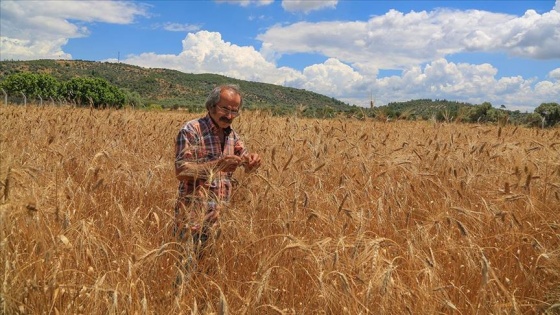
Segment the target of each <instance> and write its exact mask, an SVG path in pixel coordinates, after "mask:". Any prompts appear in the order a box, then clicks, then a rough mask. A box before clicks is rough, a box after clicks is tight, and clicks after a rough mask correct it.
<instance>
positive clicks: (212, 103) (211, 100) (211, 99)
mask: <svg viewBox="0 0 560 315" xmlns="http://www.w3.org/2000/svg"><path fill="white" fill-rule="evenodd" d="M222 90H231V91H233V92H235V94H237V95H239V98H240V99H241V102H240V103H239V109H241V107H243V96H241V91H240V89H239V85H237V84H224V85H218V86H217V87H215V88H214V89H212V91H211V92H210V94H208V97H207V98H206V109H207V110H210V109H212V108H214V107H216V105H217V104H218V103H219V102H220V94H221V93H222Z"/></svg>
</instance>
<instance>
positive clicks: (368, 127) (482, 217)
mask: <svg viewBox="0 0 560 315" xmlns="http://www.w3.org/2000/svg"><path fill="white" fill-rule="evenodd" d="M197 116H198V115H197V114H191V113H185V112H183V111H175V112H172V111H162V112H144V111H132V110H112V109H107V110H92V109H81V108H70V107H48V106H47V107H39V106H2V107H0V121H2V125H1V127H0V141H1V142H0V179H1V180H2V181H1V184H2V187H1V189H0V193H1V194H2V196H1V198H0V238H1V239H0V277H1V279H0V280H1V281H0V283H1V291H0V313H4V314H18V313H22V314H23V313H25V314H43V313H54V314H117V313H118V314H120V313H126V314H380V313H383V314H403V313H413V314H414V313H416V314H434V313H457V314H459V313H462V314H472V313H479V314H480V313H483V314H489V313H543V312H546V311H547V309H548V310H549V311H550V312H554V310H555V308H558V305H559V304H560V285H559V283H560V271H559V270H560V241H559V239H560V238H559V236H560V232H559V230H560V197H559V196H560V146H559V145H558V143H560V132H559V131H558V130H557V129H549V130H540V129H539V130H536V129H527V128H524V127H521V126H511V125H507V123H503V124H500V125H499V126H495V127H494V126H485V125H467V124H453V123H445V124H441V123H433V122H420V121H418V122H407V121H392V122H387V121H386V120H383V119H381V120H379V119H377V120H361V121H360V120H354V119H346V118H336V119H330V120H317V119H303V118H300V117H297V116H294V117H273V116H270V115H269V114H267V113H265V112H258V111H255V112H247V113H244V115H242V116H240V117H239V118H238V119H237V120H236V121H235V123H234V126H235V128H236V129H237V130H238V132H239V133H241V134H242V135H243V136H244V140H245V142H246V144H247V145H248V147H249V148H250V149H251V150H252V151H255V152H257V153H259V154H261V155H262V157H263V161H264V164H263V166H262V167H261V169H259V170H258V171H257V172H255V173H250V174H246V173H243V172H237V173H235V177H236V179H237V180H238V182H239V185H238V186H237V187H236V189H235V192H234V195H233V200H232V203H231V205H230V207H229V208H228V209H227V210H226V211H224V213H223V214H222V217H221V220H222V221H221V226H220V231H219V232H220V233H219V238H217V239H216V241H215V244H214V247H213V248H214V251H213V253H211V254H210V255H208V257H207V258H206V259H204V260H202V261H200V262H199V268H198V270H197V271H195V272H194V273H193V274H191V275H189V277H187V276H186V275H183V276H185V279H187V278H188V280H189V281H188V282H187V281H185V282H183V283H182V284H180V285H178V286H174V283H175V279H176V277H177V276H178V275H181V273H182V272H183V269H182V268H180V267H179V266H180V265H181V260H182V251H183V245H182V244H179V243H177V242H176V240H175V239H174V238H173V236H172V226H173V205H174V201H175V196H176V188H177V181H176V179H175V176H174V169H173V165H174V164H173V158H174V157H173V152H174V139H175V136H176V133H177V132H178V130H179V128H180V127H181V126H182V124H183V123H184V122H185V121H186V120H189V119H192V118H194V117H197ZM496 135H497V136H496Z"/></svg>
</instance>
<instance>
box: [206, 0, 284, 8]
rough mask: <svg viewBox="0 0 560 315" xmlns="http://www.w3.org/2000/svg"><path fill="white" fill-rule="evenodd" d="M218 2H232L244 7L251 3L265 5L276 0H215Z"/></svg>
mask: <svg viewBox="0 0 560 315" xmlns="http://www.w3.org/2000/svg"><path fill="white" fill-rule="evenodd" d="M215 1H216V2H218V3H230V4H236V5H240V6H242V7H247V6H249V5H251V4H254V5H256V6H265V5H269V4H271V3H273V2H274V0H215Z"/></svg>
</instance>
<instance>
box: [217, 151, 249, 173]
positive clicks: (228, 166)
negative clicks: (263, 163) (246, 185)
mask: <svg viewBox="0 0 560 315" xmlns="http://www.w3.org/2000/svg"><path fill="white" fill-rule="evenodd" d="M242 161H243V160H242V159H241V157H239V156H237V155H226V156H224V157H222V158H220V159H219V160H218V165H217V168H218V170H220V171H222V172H234V171H235V170H236V169H237V167H238V166H239V165H241V162H242Z"/></svg>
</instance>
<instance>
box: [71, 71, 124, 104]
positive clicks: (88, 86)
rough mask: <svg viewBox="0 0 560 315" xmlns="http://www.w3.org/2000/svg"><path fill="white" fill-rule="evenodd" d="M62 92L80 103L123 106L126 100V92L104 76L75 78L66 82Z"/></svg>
mask: <svg viewBox="0 0 560 315" xmlns="http://www.w3.org/2000/svg"><path fill="white" fill-rule="evenodd" d="M61 94H62V96H64V97H65V98H66V99H68V100H69V101H73V102H76V104H78V105H90V106H93V107H96V108H97V107H102V106H109V107H117V108H121V107H122V106H123V105H124V104H125V101H126V95H125V93H124V92H123V91H122V90H120V89H119V88H117V87H116V86H114V85H111V84H110V83H109V82H108V81H107V80H105V79H102V78H82V77H79V78H73V79H70V80H69V81H67V82H65V83H64V84H63V85H62V88H61Z"/></svg>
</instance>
